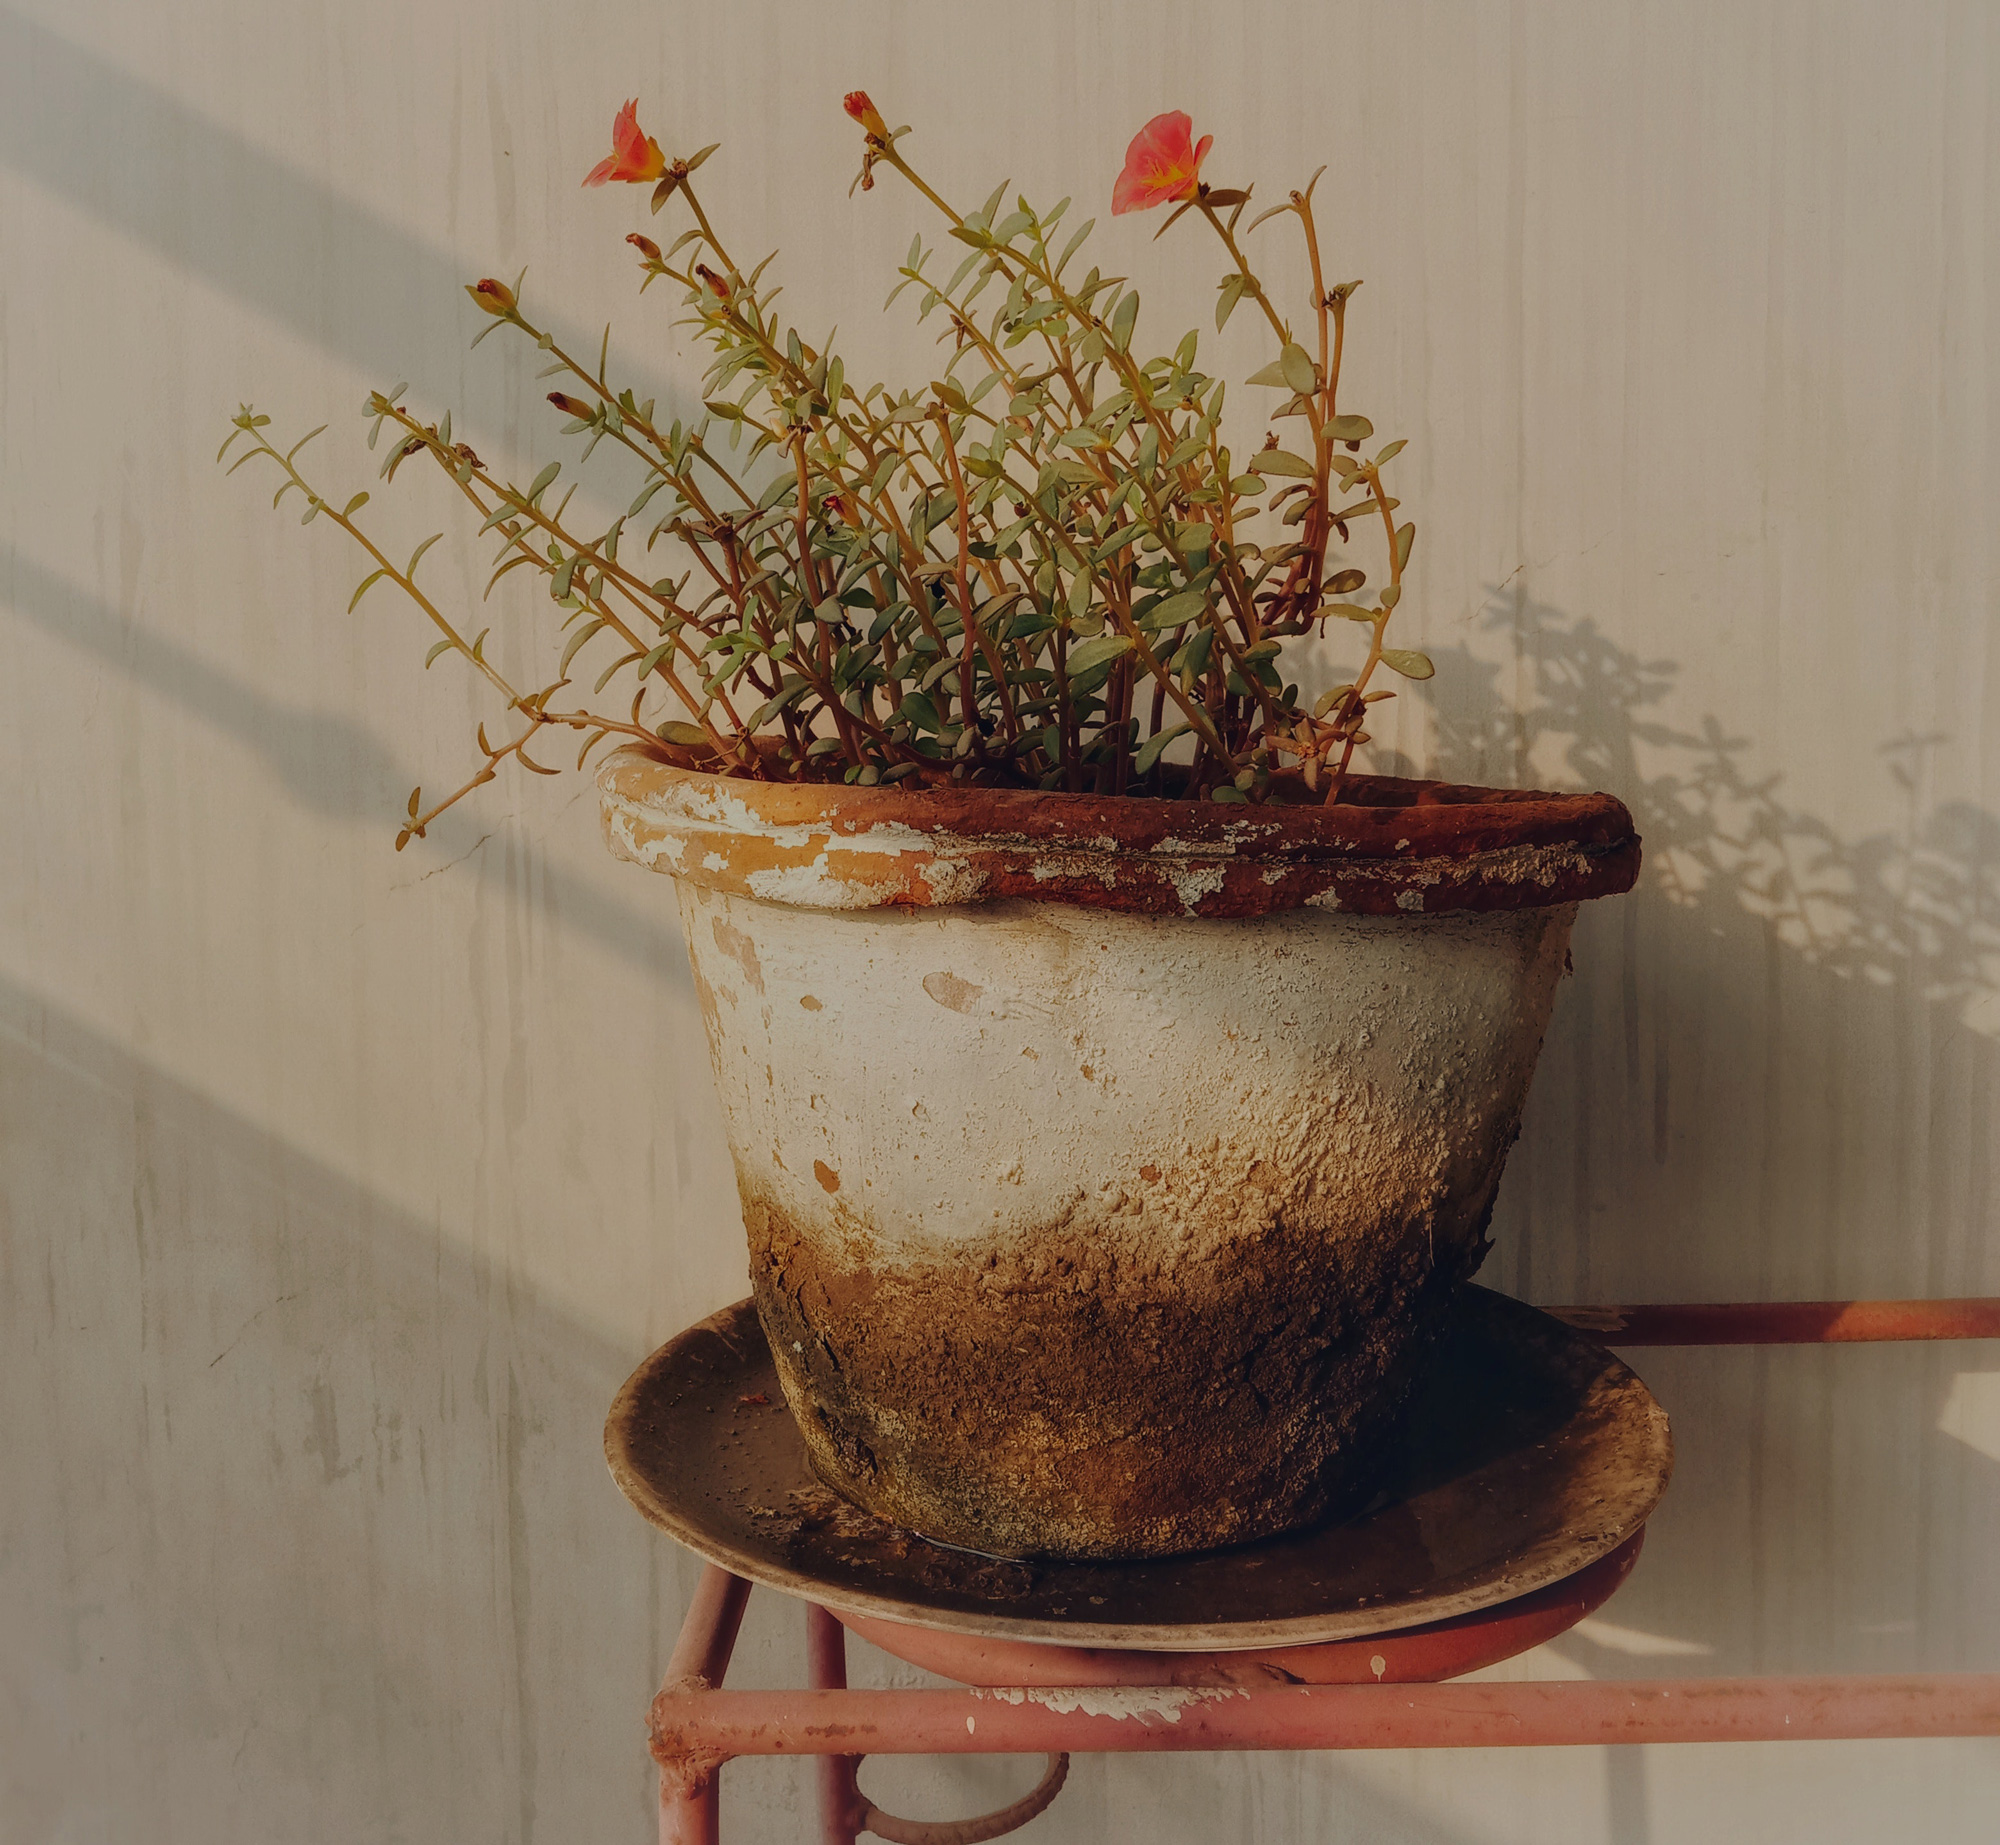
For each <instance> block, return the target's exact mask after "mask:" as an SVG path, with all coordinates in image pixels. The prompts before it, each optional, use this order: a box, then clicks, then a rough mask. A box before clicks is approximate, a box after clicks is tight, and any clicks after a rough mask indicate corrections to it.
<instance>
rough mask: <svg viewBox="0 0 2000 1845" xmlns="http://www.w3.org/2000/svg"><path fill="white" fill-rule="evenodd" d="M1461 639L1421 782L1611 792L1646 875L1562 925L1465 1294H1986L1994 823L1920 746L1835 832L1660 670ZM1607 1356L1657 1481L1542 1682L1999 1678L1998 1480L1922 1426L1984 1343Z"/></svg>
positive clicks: (1552, 632)
mask: <svg viewBox="0 0 2000 1845" xmlns="http://www.w3.org/2000/svg"><path fill="white" fill-rule="evenodd" d="M1482 620H1483V622H1484V623H1485V625H1486V626H1487V627H1488V628H1489V629H1490V630H1496V631H1499V632H1502V633H1504V634H1505V635H1507V636H1508V637H1509V639H1510V640H1511V641H1512V644H1513V652H1514V659H1513V660H1512V661H1511V662H1509V663H1507V664H1504V665H1496V664H1495V663H1494V661H1493V659H1492V658H1491V657H1490V652H1491V650H1490V648H1489V649H1488V650H1487V651H1486V652H1484V653H1481V654H1475V653H1474V651H1473V650H1472V649H1471V648H1470V647H1469V646H1464V645H1461V646H1458V647H1453V648H1446V649H1436V648H1434V649H1432V652H1433V655H1434V657H1435V658H1436V660H1437V665H1438V675H1437V678H1436V680H1435V681H1433V682H1432V685H1433V686H1434V687H1438V688H1447V690H1446V691H1445V693H1444V694H1443V695H1442V696H1440V697H1439V698H1438V700H1437V703H1436V713H1437V723H1438V728H1437V738H1438V741H1437V750H1436V756H1435V758H1434V761H1433V762H1432V763H1431V764H1430V765H1428V769H1429V772H1430V773H1434V774H1440V775H1444V776H1447V777H1449V778H1451V779H1453V780H1463V781H1480V780H1486V781H1493V782H1498V783H1522V782H1530V783H1535V784H1539V785H1550V784H1551V783H1554V784H1556V785H1564V786H1574V787H1589V788H1602V789H1606V790H1609V791H1610V792H1612V793H1615V794H1617V795H1618V796H1620V797H1621V798H1622V799H1623V800H1624V801H1626V803H1627V804H1628V805H1629V806H1630V807H1631V809H1632V811H1633V814H1634V816H1635V818H1636V820H1637V822H1638V826H1639V830H1640V832H1641V833H1642V834H1643V836H1644V839H1645V851H1646V869H1645V871H1644V873H1643V875H1642V878H1641V882H1640V885H1639V887H1638V889H1637V890H1636V891H1635V892H1634V893H1633V894H1632V895H1631V896H1630V897H1627V898H1624V899H1620V900H1618V901H1616V902H1614V903H1609V904H1601V905H1597V906H1594V908H1592V909H1587V910H1586V913H1585V916H1584V918H1583V919H1582V921H1580V923H1579V929H1578V938H1577V948H1576V963H1577V977H1576V978H1575V979H1574V980H1572V981H1570V982H1568V983H1566V987H1565V991H1564V993H1563V995H1562V998H1561V999H1560V1001H1559V1004H1558V1012H1557V1017H1556V1020H1555V1022H1554V1024H1553V1025H1552V1027H1551V1031H1550V1035H1549V1040H1548V1043H1547V1047H1546V1049H1545V1052H1544V1059H1543V1064H1542V1068H1541V1070H1540V1071H1539V1072H1538V1075H1537V1078H1536V1088H1535V1093H1534V1096H1533V1098H1532V1100H1531V1102H1530V1105H1529V1111H1528V1118H1527V1120H1526V1122H1525V1124H1524V1130H1523V1135H1522V1140H1521V1143H1520V1145H1519V1147H1518V1148H1517V1150H1516V1153H1515V1157H1514V1161H1513V1163H1512V1165H1511V1166H1510V1168H1509V1172H1508V1175H1507V1178H1506V1181H1505V1183H1504V1184H1503V1186H1502V1195H1501V1205H1500V1209H1499V1211H1498V1213H1497V1215H1496V1224H1495V1235H1496V1237H1497V1238H1498V1247H1497V1249H1496V1252H1495V1256H1494V1258H1493V1259H1492V1261H1491V1262H1490V1263H1489V1265H1488V1269H1487V1272H1486V1274H1485V1276H1484V1277H1483V1279H1485V1280H1486V1281H1488V1282H1489V1283H1490V1284H1492V1285H1496V1286H1501V1287H1504V1288H1506V1289H1508V1290H1509V1291H1511V1292H1515V1293H1518V1294H1520V1295H1522V1296H1523V1297H1524V1298H1528V1299H1534V1300H1543V1301H1556V1300H1563V1301H1580V1302H1615V1301H1631V1300H1700V1299H1710V1300H1713V1299H1731V1298H1737V1299H1757V1298H1766V1299H1777V1298H1786V1299H1799V1298H1844V1297H1853V1296H1863V1297H1878V1298H1879V1297H1898V1296H1908V1295H1948V1294H1972V1293H1990V1292H1993V1291H1995V1288H1996V1276H1995V1268H1994V1252H1993V1250H1992V1246H1991V1224H1992V1220H1993V1203H1994V1200H1993V1195H1992V1189H1991V1170H1990V1165H1989V1156H1988V1151H1987V1149H1988V1143H1989V1136H1990V1134H1991V1131H1992V1128H1993V1126H1994V1115H1995V1104H1996V1098H2000V1045H1997V1044H1996V1042H1995V1034H1996V1032H2000V990H1996V978H2000V819H1996V817H1995V816H1994V815H1993V814H1991V813H1989V812H1987V811H1986V810H1985V809H1983V808H1981V807H1979V806H1977V805H1974V804H1972V803H1970V802H1966V801H1963V800H1959V799H1955V798H1952V797H1951V796H1949V795H1948V794H1947V795H1943V796H1940V795H1938V794H1937V793H1935V792H1934V791H1933V789H1932V787H1931V777H1930V763H1931V759H1932V757H1933V754H1934V752H1935V750H1936V747H1937V745H1938V744H1939V743H1940V742H1941V741H1942V739H1939V738H1935V737H1907V736H1904V737H1890V738H1886V739H1883V740H1882V741H1881V743H1880V745H1879V756H1880V762H1881V765H1882V772H1883V774H1884V776H1885V777H1886V778H1888V780H1889V782H1890V783H1891V784H1892V785H1893V787H1894V788H1895V790H1896V796H1897V803H1898V805H1899V806H1900V809H1901V813H1900V816H1899V818H1898V820H1897V822H1896V823H1895V824H1894V825H1893V826H1890V827H1886V828H1878V829H1876V830H1868V831H1862V830H1855V829H1850V828H1848V827H1846V826H1843V825H1842V824H1841V823H1840V822H1839V821H1838V819H1837V818H1835V817H1831V816H1828V815H1826V814H1821V813H1815V812H1813V811H1812V810H1811V809H1810V808H1808V807H1806V806H1804V805H1802V804H1801V803H1799V802H1798V801H1797V800H1795V799H1794V798H1792V796H1791V795H1790V792H1789V790H1788V789H1787V787H1786V784H1785V781H1784V778H1783V777H1782V776H1780V775H1778V774H1775V773H1770V772H1766V771H1764V770H1763V769H1761V768H1760V767H1759V766H1758V762H1757V752H1756V749H1755V746H1754V743H1753V741H1752V740H1751V739H1749V738H1747V737H1743V736H1739V735H1736V734H1733V733H1732V732H1730V731H1729V730H1728V729H1727V728H1726V727H1725V726H1723V725H1722V724H1720V723H1719V722H1718V721H1716V720H1715V719H1713V718H1705V719H1702V720H1700V721H1698V722H1696V723H1693V724H1691V725H1686V724H1679V723H1676V722H1673V721H1670V719H1669V718H1668V717H1667V716H1666V715H1665V713H1666V711H1667V710H1668V708H1669V707H1670V702H1671V699H1672V696H1673V694H1674V692H1675V689H1676V681H1677V678H1678V672H1677V668H1676V667H1675V665H1674V664H1673V663H1672V662H1671V661H1666V660H1661V659H1649V658H1645V657H1642V656H1641V655H1639V654H1637V653H1635V652H1633V651H1632V650H1630V649H1629V648H1626V647H1625V646H1623V645H1622V644H1621V643H1619V642H1618V641H1617V640H1615V639H1614V638H1613V637H1611V636H1610V635H1608V634H1606V633H1605V632H1604V631H1603V630H1602V629H1601V628H1600V627H1599V625H1598V624H1597V623H1596V622H1595V621H1594V620H1592V619H1591V618H1590V617H1589V616H1577V615H1571V614H1568V613H1566V612H1564V611H1562V610H1559V609H1554V608H1551V607H1548V606H1546V605H1539V604H1535V603H1532V602H1527V601H1525V600H1522V599H1517V598H1515V597H1513V596H1511V595H1496V596H1495V597H1494V599H1493V600H1492V602H1491V604H1490V606H1489V607H1488V609H1487V610H1486V611H1485V612H1484V615H1483V617H1482ZM1405 766H1406V767H1409V766H1413V765H1405ZM1628 1356H1629V1357H1630V1359H1631V1361H1632V1362H1633V1364H1634V1365H1635V1368H1637V1369H1638V1370H1639V1371H1640V1372H1641V1373H1642V1374H1643V1375H1644V1376H1646V1377H1647V1379H1648V1380H1649V1382H1651V1383H1652V1384H1653V1385H1654V1387H1655V1389H1656V1391H1657V1392H1658V1393H1659V1394H1660V1395H1661V1397H1662V1399H1663V1400H1664V1401H1665V1402H1666V1404H1667V1406H1668V1408H1669V1410H1670V1411H1671V1412H1673V1413H1674V1415H1675V1418H1676V1429H1677V1437H1678V1452H1679V1464H1678V1471H1677V1476H1676V1480H1675V1484H1674V1486H1673V1489H1672V1491H1671V1492H1670V1493H1669V1495H1668V1498H1667V1501H1666V1503H1665V1505H1664V1506H1663V1508H1662V1510H1661V1513H1660V1514H1659V1516H1658V1518H1657V1519H1656V1520H1655V1523H1654V1527H1653V1531H1652V1542H1651V1544H1650V1545H1649V1548H1648V1551H1647V1555H1646V1558H1645V1560H1644V1562H1643V1563H1642V1565H1641V1567H1640V1569H1639V1570H1638V1572H1637V1573H1636V1575H1635V1576H1634V1578H1633V1580H1632V1582H1631V1583H1630V1584H1629V1585H1628V1586H1627V1587H1626V1588H1625V1589H1624V1590H1623V1591H1621V1593H1620V1595H1619V1597H1618V1598H1617V1600H1616V1601H1615V1602H1614V1603H1613V1604H1612V1605H1611V1606H1610V1607H1609V1608H1608V1609H1607V1610H1606V1611H1605V1621H1606V1622H1607V1623H1609V1624H1610V1625H1609V1627H1602V1628H1600V1629H1599V1631H1600V1632H1601V1633H1602V1634H1604V1635H1607V1636H1609V1637H1608V1638H1605V1639H1600V1640H1597V1641H1593V1640H1592V1639H1590V1638H1588V1637H1585V1636H1582V1635H1579V1636H1572V1637H1571V1638H1569V1639H1567V1640H1565V1641H1563V1642H1562V1643H1560V1647H1559V1649H1558V1650H1559V1651H1560V1652H1561V1653H1562V1654H1563V1655H1564V1656H1565V1657H1567V1658H1570V1659H1573V1660H1574V1661H1576V1662H1577V1663H1578V1664H1581V1665H1584V1666H1586V1667H1587V1668H1588V1669H1589V1670H1591V1671H1592V1672H1593V1673H1600V1674H1602V1675H1605V1676H1637V1675H1654V1674H1658V1673H1662V1672H1666V1673H1684V1672H1696V1673H1706V1672H1726V1673H1734V1672H1748V1671H1868V1670H1879V1671H1891V1670H1917V1669H1930V1670H1950V1669H1955V1668H1970V1669H1986V1670H1990V1669H1991V1668H1992V1664H1993V1661H1994V1660H1995V1659H1996V1658H2000V1583H1996V1582H1995V1580H1994V1573H1993V1572H1992V1570H1991V1569H1990V1567H1989V1562H1988V1558H1989V1555H1990V1548H1991V1543H1992V1539H1993V1534H1994V1533H1995V1532H1996V1531H2000V1466H1996V1464H1995V1461H1994V1460H1993V1459H1992V1458H1990V1457H1989V1455H1988V1454H1987V1453H1982V1452H1981V1451H1980V1450H1979V1449H1978V1448H1975V1447H1972V1446H1969V1445H1968V1444H1967V1443H1966V1442H1963V1441H1960V1440H1958V1439H1957V1438H1955V1437H1954V1436H1952V1435H1950V1434H1947V1433H1945V1432H1943V1431H1942V1429H1941V1427H1940V1423H1941V1419H1942V1418H1943V1416H1944V1414H1945V1411H1946V1409H1947V1406H1948V1405H1949V1404H1950V1402H1951V1401H1952V1399H1953V1392H1954V1390H1955V1389H1956V1388H1957V1387H1958V1379H1959V1378H1960V1375H1961V1374H1962V1373H1979V1372H1990V1371H1993V1370H1996V1369H2000V1348H1996V1347H1995V1346H1994V1345H1992V1344H1954V1345H1938V1346H1890V1347H1872V1348H1871V1347H1852V1346H1850V1347H1844V1348H1768V1349H1754V1348H1753V1349H1737V1350H1719V1351H1707V1352H1695V1351H1671V1350H1647V1351H1640V1352H1634V1353H1631V1354H1628ZM1719 1558H1728V1559H1729V1560H1730V1561H1729V1566H1728V1567H1727V1568H1718V1567H1717V1561H1718V1559H1719ZM1628 1627H1629V1628H1630V1629H1632V1630H1635V1631H1634V1632H1632V1633H1629V1634H1626V1633H1622V1631H1621V1630H1623V1629H1625V1628H1628ZM1628 1767H1629V1764H1628ZM1635 1772H1636V1771H1635ZM1614 1779H1615V1777H1614ZM1613 1793H1614V1795H1617V1794H1618V1789H1617V1788H1616V1787H1614V1789H1613ZM1613 1804H1614V1806H1615V1807H1618V1808H1620V1809H1621V1810H1625V1811H1627V1812H1641V1811H1643V1804H1644V1803H1643V1799H1640V1798H1635V1797H1633V1796H1632V1794H1631V1790H1630V1789H1629V1788H1628V1789H1626V1790H1625V1796H1624V1797H1623V1798H1614V1802H1613ZM1634 1824H1635V1825H1636V1824H1637V1822H1634ZM1620 1837H1621V1838H1625V1839H1629V1840H1632V1841H1637V1840H1639V1839H1642V1838H1643V1837H1644V1833H1643V1828H1642V1827H1641V1828H1640V1829H1638V1830H1633V1829H1632V1828H1631V1827H1628V1828H1626V1830H1625V1831H1624V1832H1621V1833H1620Z"/></svg>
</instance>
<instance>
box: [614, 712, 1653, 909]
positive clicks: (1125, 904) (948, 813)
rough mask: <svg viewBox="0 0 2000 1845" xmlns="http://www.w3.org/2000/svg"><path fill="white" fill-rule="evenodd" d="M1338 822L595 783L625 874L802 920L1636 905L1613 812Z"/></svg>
mask: <svg viewBox="0 0 2000 1845" xmlns="http://www.w3.org/2000/svg"><path fill="white" fill-rule="evenodd" d="M1355 785H1356V787H1357V789H1358V790H1359V792H1360V793H1361V794H1363V795H1364V796H1365V797H1366V798H1365V799H1363V800H1358V801H1357V802H1356V803H1355V804H1353V805H1347V804H1343V805H1341V806H1339V807H1333V808H1326V807H1268V808H1256V809H1252V810H1250V811H1249V812H1247V813H1246V812H1245V810H1243V809H1241V808H1229V807H1215V806H1212V805H1209V804H1205V803H1200V802H1189V801H1150V800H1148V801H1140V800H1132V799H1125V798H1106V799H1100V798H1098V797H1095V796H1088V795H1065V794H1031V793H1025V792H1023V791H1020V790H1015V789H986V788H933V789H914V790H913V789H906V788H901V787H891V788H849V787H843V786H839V785H835V784H830V783H803V784H802V783H774V782H751V781H744V780H740V779H732V778H728V777H723V776H718V775H707V774H703V773H701V772H699V771H696V770H692V769H687V768H683V767H679V766H677V765H675V764H673V763H671V762H667V761H663V760H661V759H660V758H658V757H655V756H652V755H649V754H647V753H646V752H644V751H641V750H637V749H626V750H620V751H618V752H616V753H615V754H614V755H612V756H611V757H609V758H608V759H607V760H606V762H605V764H604V766H603V768H602V769H601V770H600V772H599V774H598V790H599V796H600V801H601V807H602V813H603V820H604V830H605V837H606V839H607V840H608V842H609V844H610V847H611V850H612V851H613V853H614V854H616V855H617V856H618V857H620V858H623V859H629V860H630V861H632V862H633V863H634V864H638V865H643V866H645V867H646V868H647V869H648V870H652V871H662V872H666V873H668V874H669V875H671V876H674V877H679V878H685V879H688V880H689V881H691V882H693V883H696V884H701V885H704V886H706V887H707V888H708V889H710V890H714V891H720V892H727V893H730V894H734V895H738V896H746V897H757V898H761V899H763V900H764V901H766V902H771V903H782V904H787V905H790V906H792V907H795V908H800V909H814V910H867V909H878V908H882V907H884V906H889V905H911V906H917V907H921V908H930V907H936V906H940V905H958V904H974V903H990V902H994V901H997V900H1001V899H1005V898H1009V897H1027V898H1031V899H1036V900H1039V901H1043V902H1056V903H1072V904H1081V905H1083V906H1085V907H1087V908H1093V909H1112V910H1125V911H1133V912H1138V913H1142V914H1149V915H1176V916H1218V917H1222V916H1230V917H1240V916H1261V915H1267V914H1270V913H1272V912H1275V911H1282V910H1292V909H1298V908H1301V907H1304V906H1308V905H1310V906H1313V907H1316V908H1323V909H1329V910H1341V911H1346V912H1349V913H1353V914H1359V915H1377V916H1380V915H1396V914H1408V915H1433V916H1434V915H1440V914H1444V913H1446V912H1450V911H1454V910H1509V909H1521V908H1532V907H1540V906H1545V905H1553V904H1560V903H1573V902H1576V901H1578V900H1579V899H1581V898H1586V897H1599V896H1610V895H1613V894H1615V893H1617V892H1620V891H1624V890H1628V889H1630V888H1631V885H1632V882H1633V880H1634V879H1635V878H1636V876H1637V875H1638V868H1639V840H1638V836H1637V834H1636V833H1635V832H1634V831H1633V829H1632V818H1631V815H1630V814H1629V813H1627V812H1626V810H1625V808H1624V807H1623V805H1622V804H1621V803H1619V802H1618V801H1616V800H1613V799H1612V798H1611V797H1610V796H1608V795H1601V794H1600V795H1554V794H1542V793H1536V792H1534V791H1522V790H1516V789H1485V788H1460V787H1454V786H1451V785H1449V784H1445V783H1439V782H1404V781H1395V780H1391V779H1385V778H1361V779H1360V780H1359V781H1357V783H1356V784H1355Z"/></svg>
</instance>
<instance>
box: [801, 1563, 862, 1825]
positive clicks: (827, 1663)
mask: <svg viewBox="0 0 2000 1845" xmlns="http://www.w3.org/2000/svg"><path fill="white" fill-rule="evenodd" d="M806 1683H807V1684H809V1685H810V1686H811V1687H812V1688H813V1690H815V1691H845V1690H846V1689H847V1630H846V1629H845V1628H844V1627H842V1626H841V1624H840V1623H839V1622H838V1621H836V1620H835V1619H834V1618H833V1616H832V1615H830V1614H828V1613H827V1611H826V1610H825V1609H824V1608H822V1607H820V1606H819V1605H818V1604H817V1603H815V1602H808V1603H807V1604H806ZM860 1766H861V1758H860V1757H859V1756H858V1755H823V1756H821V1757H820V1758H819V1766H818V1770H817V1772H818V1775H819V1828H820V1838H821V1839H822V1840H823V1841H824V1845H854V1842H855V1839H856V1837H857V1836H858V1833H859V1827H860V1808H861V1792H860V1789H859V1787H858V1786H857V1785H856V1782H855V1770H856V1769H857V1768H859V1767H860Z"/></svg>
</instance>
